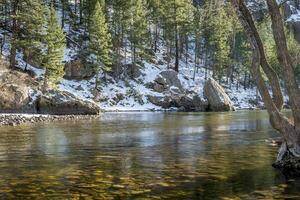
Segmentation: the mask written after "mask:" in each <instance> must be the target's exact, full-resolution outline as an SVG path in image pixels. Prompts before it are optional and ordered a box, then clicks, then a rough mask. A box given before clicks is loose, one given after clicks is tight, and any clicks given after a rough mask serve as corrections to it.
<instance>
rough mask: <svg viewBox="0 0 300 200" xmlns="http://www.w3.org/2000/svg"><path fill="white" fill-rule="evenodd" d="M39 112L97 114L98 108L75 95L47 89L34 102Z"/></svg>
mask: <svg viewBox="0 0 300 200" xmlns="http://www.w3.org/2000/svg"><path fill="white" fill-rule="evenodd" d="M36 110H37V113H39V114H51V115H97V114H99V113H100V108H99V106H97V105H96V104H95V103H92V102H89V101H83V100H81V99H79V98H77V97H76V96H75V95H73V94H71V93H69V92H64V91H56V90H49V91H47V92H46V93H44V94H43V95H42V96H40V97H39V98H38V100H37V103H36Z"/></svg>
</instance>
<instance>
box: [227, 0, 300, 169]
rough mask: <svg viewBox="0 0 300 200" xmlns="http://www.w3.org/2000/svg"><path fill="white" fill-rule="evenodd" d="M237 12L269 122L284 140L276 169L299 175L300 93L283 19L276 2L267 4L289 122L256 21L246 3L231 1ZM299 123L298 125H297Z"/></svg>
mask: <svg viewBox="0 0 300 200" xmlns="http://www.w3.org/2000/svg"><path fill="white" fill-rule="evenodd" d="M231 3H232V5H233V6H234V8H235V9H236V11H237V14H238V17H239V19H240V21H241V24H242V26H243V27H244V29H245V32H246V34H247V36H248V38H249V42H250V44H251V47H252V49H253V60H252V66H251V69H250V71H251V73H252V76H253V77H254V78H255V80H256V83H257V87H258V90H259V92H260V94H261V96H262V99H263V101H264V103H265V106H266V108H267V111H268V113H269V115H270V122H271V125H272V126H273V128H274V129H276V130H277V131H278V132H280V133H281V134H282V136H283V141H282V146H281V147H280V149H279V153H278V156H277V161H276V163H275V164H274V166H275V167H278V168H281V169H284V170H288V171H292V172H297V173H299V172H300V128H299V127H300V118H299V117H300V116H299V115H300V110H299V109H300V105H299V104H300V95H299V94H300V93H299V88H298V86H297V84H296V81H295V77H294V71H293V66H292V62H291V59H290V56H289V52H288V48H287V45H286V38H285V35H284V28H283V23H282V16H281V14H280V12H279V7H278V5H277V3H276V2H275V0H267V3H268V7H269V12H270V16H271V20H272V28H273V34H274V39H275V42H276V46H277V51H278V58H279V61H280V64H281V66H282V67H283V70H282V71H284V76H285V79H284V81H285V85H286V88H287V91H288V95H289V98H290V101H291V107H292V112H293V117H294V120H293V121H292V120H289V119H288V118H287V117H285V116H284V115H283V114H282V112H281V109H282V105H283V95H282V92H281V88H280V84H279V79H278V76H277V74H276V72H275V71H274V70H273V68H272V67H271V66H270V64H269V63H268V61H267V59H266V55H265V50H264V46H263V43H262V41H261V38H260V36H259V34H258V31H257V29H256V26H255V23H254V20H253V18H252V15H251V13H250V12H249V10H248V8H247V6H246V4H245V3H244V1H243V0H231ZM262 72H264V73H265V75H266V77H267V79H268V80H269V82H270V85H271V89H272V94H273V98H272V96H271V95H270V92H269V90H268V87H267V85H266V82H265V80H264V78H263V75H262ZM298 120H299V121H298Z"/></svg>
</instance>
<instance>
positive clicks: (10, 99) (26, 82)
mask: <svg viewBox="0 0 300 200" xmlns="http://www.w3.org/2000/svg"><path fill="white" fill-rule="evenodd" d="M37 86H38V83H37V82H36V81H35V80H34V79H33V78H32V77H30V76H29V75H28V74H26V73H22V72H18V71H4V72H0V112H2V113H18V112H20V113H22V112H34V106H33V105H32V104H31V101H32V99H31V97H30V90H35V89H36V88H37Z"/></svg>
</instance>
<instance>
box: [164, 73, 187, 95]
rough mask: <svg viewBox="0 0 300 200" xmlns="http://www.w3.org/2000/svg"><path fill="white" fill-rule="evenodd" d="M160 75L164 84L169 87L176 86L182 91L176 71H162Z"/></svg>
mask: <svg viewBox="0 0 300 200" xmlns="http://www.w3.org/2000/svg"><path fill="white" fill-rule="evenodd" d="M160 76H161V77H162V78H163V79H164V80H165V83H166V86H168V87H169V88H171V87H177V88H178V89H179V90H180V91H181V92H183V91H184V89H183V87H182V84H181V81H180V80H179V78H178V73H177V72H176V71H174V70H167V71H162V72H161V73H160Z"/></svg>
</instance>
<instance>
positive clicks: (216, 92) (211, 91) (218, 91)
mask: <svg viewBox="0 0 300 200" xmlns="http://www.w3.org/2000/svg"><path fill="white" fill-rule="evenodd" d="M204 97H205V98H206V99H207V100H208V106H209V110H210V111H215V112H222V111H234V110H235V109H234V107H233V103H232V102H231V100H230V98H229V97H228V95H227V94H226V93H225V90H224V88H223V87H222V86H221V85H220V84H219V83H218V82H217V81H215V80H214V79H212V78H210V79H209V80H208V81H206V83H205V85H204Z"/></svg>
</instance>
